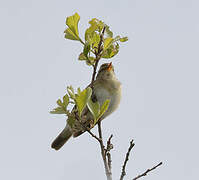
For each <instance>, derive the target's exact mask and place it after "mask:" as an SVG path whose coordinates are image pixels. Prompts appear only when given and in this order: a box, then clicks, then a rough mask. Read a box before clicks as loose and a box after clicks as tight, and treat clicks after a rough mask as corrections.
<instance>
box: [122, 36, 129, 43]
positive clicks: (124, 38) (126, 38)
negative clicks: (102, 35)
mask: <svg viewBox="0 0 199 180" xmlns="http://www.w3.org/2000/svg"><path fill="white" fill-rule="evenodd" d="M126 41H128V37H123V38H120V42H126Z"/></svg>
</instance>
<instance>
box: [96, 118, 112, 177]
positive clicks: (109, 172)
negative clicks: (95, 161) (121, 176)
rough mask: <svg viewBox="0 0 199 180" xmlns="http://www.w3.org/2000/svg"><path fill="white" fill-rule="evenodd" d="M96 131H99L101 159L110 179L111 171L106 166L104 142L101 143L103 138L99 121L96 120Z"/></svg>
mask: <svg viewBox="0 0 199 180" xmlns="http://www.w3.org/2000/svg"><path fill="white" fill-rule="evenodd" d="M98 133H99V138H100V139H101V141H100V148H101V154H102V159H103V162H104V168H105V172H106V177H107V180H112V173H111V171H110V169H109V167H108V163H107V159H106V152H105V148H104V143H103V140H102V128H101V121H99V122H98Z"/></svg>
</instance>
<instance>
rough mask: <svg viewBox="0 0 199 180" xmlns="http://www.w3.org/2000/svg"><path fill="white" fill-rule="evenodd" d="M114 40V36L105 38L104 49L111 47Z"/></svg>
mask: <svg viewBox="0 0 199 180" xmlns="http://www.w3.org/2000/svg"><path fill="white" fill-rule="evenodd" d="M112 42H113V38H111V37H108V38H106V39H104V51H105V50H107V49H108V48H109V46H110V45H111V44H112Z"/></svg>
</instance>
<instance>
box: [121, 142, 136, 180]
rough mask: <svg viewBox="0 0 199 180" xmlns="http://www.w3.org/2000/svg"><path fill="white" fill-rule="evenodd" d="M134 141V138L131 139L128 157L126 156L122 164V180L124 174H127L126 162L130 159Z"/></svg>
mask: <svg viewBox="0 0 199 180" xmlns="http://www.w3.org/2000/svg"><path fill="white" fill-rule="evenodd" d="M134 145H135V144H134V143H133V139H132V140H131V141H130V146H129V149H128V151H127V153H126V157H125V160H124V164H123V166H122V173H121V176H120V180H123V179H124V176H125V175H126V164H127V162H128V160H129V155H130V152H131V150H132V148H133V147H134Z"/></svg>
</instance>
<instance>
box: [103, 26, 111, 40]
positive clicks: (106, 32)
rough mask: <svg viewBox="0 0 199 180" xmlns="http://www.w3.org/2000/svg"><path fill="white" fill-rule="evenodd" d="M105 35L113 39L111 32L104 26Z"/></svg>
mask: <svg viewBox="0 0 199 180" xmlns="http://www.w3.org/2000/svg"><path fill="white" fill-rule="evenodd" d="M105 34H106V36H107V37H111V38H112V37H113V32H112V31H111V30H110V29H109V26H107V25H106V29H105Z"/></svg>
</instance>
